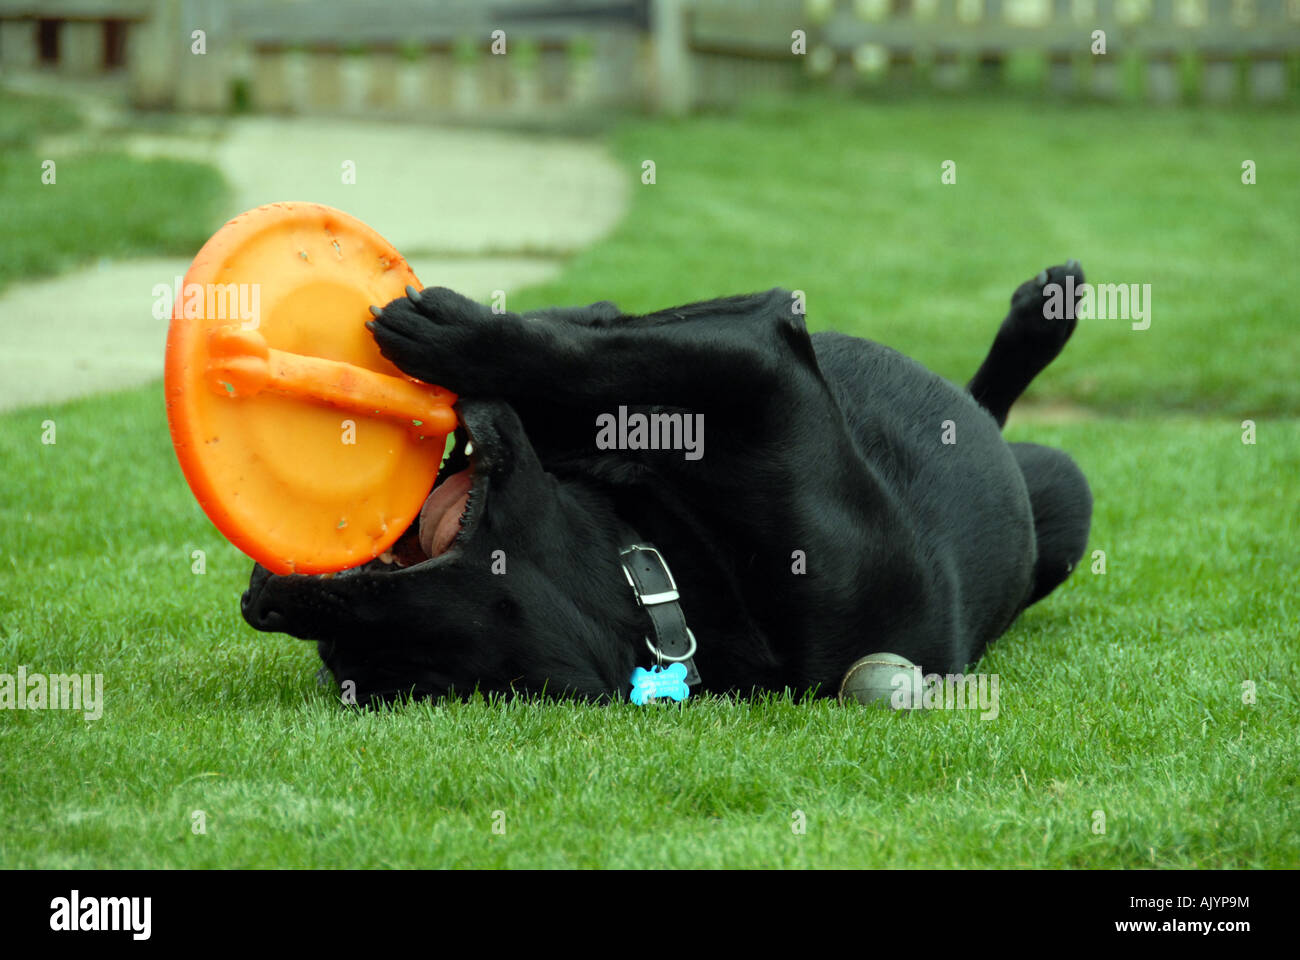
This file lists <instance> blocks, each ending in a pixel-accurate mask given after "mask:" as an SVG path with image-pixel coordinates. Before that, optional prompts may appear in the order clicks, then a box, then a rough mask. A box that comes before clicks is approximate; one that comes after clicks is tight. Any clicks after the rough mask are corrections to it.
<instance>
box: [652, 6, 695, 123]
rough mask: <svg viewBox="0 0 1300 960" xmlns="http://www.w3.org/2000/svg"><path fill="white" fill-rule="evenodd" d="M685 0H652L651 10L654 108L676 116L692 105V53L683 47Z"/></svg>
mask: <svg viewBox="0 0 1300 960" xmlns="http://www.w3.org/2000/svg"><path fill="white" fill-rule="evenodd" d="M686 3H687V0H654V4H653V9H652V11H651V16H652V23H651V30H652V39H653V43H654V61H655V108H656V109H657V110H658V111H659V112H660V113H667V114H670V115H672V116H678V115H680V114H683V113H686V112H687V111H688V110H689V109H690V108H691V83H692V80H691V54H690V51H689V50H688V49H687V47H686Z"/></svg>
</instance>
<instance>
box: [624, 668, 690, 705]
mask: <svg viewBox="0 0 1300 960" xmlns="http://www.w3.org/2000/svg"><path fill="white" fill-rule="evenodd" d="M690 695H691V688H690V687H688V686H687V685H686V665H685V664H682V663H673V664H670V665H669V666H668V667H667V668H664V667H651V668H650V669H649V670H646V669H645V668H643V667H637V668H636V669H635V670H633V671H632V696H631V699H632V702H633V703H635V704H636V705H637V706H638V707H640V706H643V705H644V704H645V702H646V701H647V700H651V699H655V698H658V697H671V698H672V699H673V700H676V701H677V702H679V703H680V702H681V701H683V700H685V699H686V698H687V697H689V696H690Z"/></svg>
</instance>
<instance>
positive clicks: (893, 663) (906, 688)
mask: <svg viewBox="0 0 1300 960" xmlns="http://www.w3.org/2000/svg"><path fill="white" fill-rule="evenodd" d="M895 695H897V698H896V696H895ZM849 700H856V701H857V702H858V703H872V704H878V705H882V706H887V707H892V708H893V709H896V710H897V709H903V708H914V707H918V706H920V704H921V671H920V670H918V669H917V667H916V664H914V663H913V662H912V661H911V660H909V659H907V657H900V656H899V655H898V654H896V653H869V654H867V655H866V656H865V657H862V658H861V659H860V660H855V661H853V664H852V666H850V667H849V670H848V672H847V673H846V674H844V679H843V680H842V681H841V682H840V703H845V702H847V701H849Z"/></svg>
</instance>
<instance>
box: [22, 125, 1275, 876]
mask: <svg viewBox="0 0 1300 960" xmlns="http://www.w3.org/2000/svg"><path fill="white" fill-rule="evenodd" d="M1284 126H1285V124H1284V121H1283V119H1282V118H1280V117H1278V116H1275V115H1271V114H1258V115H1246V116H1239V117H1229V116H1227V115H1223V114H1215V113H1205V114H1190V113H1180V112H1171V113H1166V114H1158V115H1148V114H1138V113H1133V114H1129V113H1127V112H1124V110H1123V109H1118V110H1114V111H1107V110H1092V109H1081V110H1077V111H1058V112H1052V113H1046V114H1044V115H1042V116H1032V117H1031V116H1023V115H1021V114H1019V113H1017V112H1015V111H1013V110H1012V109H1011V108H1007V107H1001V106H996V105H989V104H984V103H979V102H973V101H972V102H963V103H962V104H961V105H960V106H953V107H946V106H945V107H940V106H935V105H927V104H925V103H920V104H914V105H912V106H911V107H907V108H904V107H902V106H888V107H886V108H884V109H881V110H877V111H871V110H868V109H866V108H865V107H863V106H861V105H850V104H842V103H825V102H818V103H811V104H805V105H804V106H803V108H801V109H774V108H769V109H766V110H760V111H758V112H757V113H755V114H751V115H750V116H748V117H747V118H745V119H743V120H732V119H723V118H701V119H696V120H692V121H688V122H680V123H655V122H645V123H639V124H633V125H630V126H628V127H626V128H624V129H623V130H622V131H620V133H619V134H618V135H617V137H616V139H615V147H616V149H617V151H618V154H619V156H620V158H621V159H622V160H623V161H624V162H625V163H627V164H628V167H629V170H631V171H634V172H636V173H639V170H640V161H641V159H656V161H657V163H658V181H659V182H658V183H657V184H656V185H655V186H653V187H644V188H643V187H640V186H638V187H637V188H636V189H637V191H638V194H637V196H636V199H635V201H634V205H633V207H632V210H631V213H630V215H629V217H628V220H627V221H626V222H625V224H624V225H623V226H622V227H620V228H619V229H618V231H617V232H616V233H615V235H614V236H612V237H610V238H609V239H607V240H606V241H603V242H601V243H599V244H597V245H596V246H594V247H593V248H592V249H590V250H589V251H587V252H585V253H583V254H582V255H580V256H579V257H578V258H577V259H576V260H575V261H574V263H573V264H571V266H570V268H569V269H568V270H567V271H566V272H565V274H564V275H563V276H562V277H561V278H560V279H559V280H558V281H556V282H554V283H552V284H549V285H548V286H546V287H544V288H540V289H535V290H532V291H524V292H520V293H519V295H518V297H517V298H515V299H517V300H518V301H519V302H512V306H516V307H524V306H529V305H535V304H540V303H544V302H577V301H587V300H592V299H597V298H603V297H610V298H612V299H615V300H616V301H619V302H620V303H622V304H623V305H624V306H625V307H627V308H629V309H641V308H645V309H649V308H652V307H656V306H662V305H664V304H667V303H671V302H674V301H678V300H683V299H693V298H699V297H702V296H707V295H711V294H716V293H720V292H723V291H730V290H746V289H752V288H755V287H766V286H770V285H773V284H777V283H780V284H784V285H787V286H790V287H798V288H802V289H805V290H806V291H807V292H808V296H809V309H810V320H811V321H812V323H813V325H814V326H818V327H838V328H841V329H844V330H847V331H850V332H855V333H859V334H863V335H867V336H871V337H874V338H877V339H880V340H882V341H884V342H887V343H890V344H892V345H894V346H898V347H900V348H902V349H905V350H906V351H908V352H911V353H913V354H914V355H916V356H918V357H919V358H920V359H922V360H924V361H925V362H927V363H928V364H931V365H933V366H935V367H937V368H938V369H940V370H941V371H942V372H944V373H947V374H949V375H952V376H955V377H957V378H958V379H964V378H965V377H966V376H968V375H969V373H970V371H972V370H973V369H974V367H975V365H976V364H977V363H978V360H979V359H980V357H981V355H982V353H983V351H984V349H985V348H986V346H987V344H988V342H989V340H990V338H991V336H992V332H993V330H994V329H995V327H996V324H997V322H998V320H999V319H1000V317H1001V315H1002V313H1003V311H1004V309H1005V303H1006V299H1007V297H1008V296H1009V294H1010V291H1011V289H1012V287H1013V286H1014V285H1015V284H1016V283H1017V282H1019V281H1020V280H1021V279H1023V278H1024V277H1026V276H1028V275H1029V274H1030V273H1032V272H1033V271H1035V270H1037V269H1038V268H1039V267H1040V266H1042V265H1044V264H1045V263H1046V262H1048V261H1059V260H1061V259H1064V258H1065V257H1067V256H1070V255H1076V256H1079V257H1080V258H1081V259H1083V260H1084V262H1085V266H1087V267H1088V268H1089V270H1090V272H1091V273H1092V276H1093V277H1095V278H1097V279H1103V278H1107V277H1110V278H1115V279H1124V280H1134V281H1139V282H1152V283H1154V284H1157V286H1156V296H1157V301H1156V313H1155V315H1154V319H1153V323H1152V327H1151V329H1150V330H1149V331H1145V332H1142V333H1138V332H1132V331H1129V330H1127V329H1122V328H1111V327H1106V326H1104V325H1102V324H1100V323H1099V324H1096V325H1088V324H1085V325H1084V326H1082V327H1081V329H1080V330H1079V332H1078V334H1077V335H1076V337H1075V341H1074V342H1073V343H1072V344H1071V346H1070V347H1069V349H1068V350H1067V351H1066V354H1065V355H1064V356H1063V357H1062V358H1061V360H1060V361H1059V362H1058V363H1057V364H1055V365H1054V366H1053V367H1052V368H1051V369H1050V370H1049V371H1048V372H1047V374H1045V375H1044V377H1043V378H1042V382H1041V384H1039V385H1038V386H1036V387H1035V394H1036V396H1037V398H1038V399H1040V400H1042V399H1058V400H1062V399H1063V400H1070V401H1075V402H1081V403H1086V404H1091V405H1093V406H1094V407H1096V408H1100V409H1101V411H1102V415H1101V416H1099V417H1097V418H1095V419H1084V420H1081V421H1079V422H1072V423H1068V424H1063V425H1055V426H1049V425H1044V424H1035V423H1032V422H1030V423H1022V424H1018V425H1013V426H1012V427H1011V428H1010V430H1009V434H1010V438H1011V439H1016V440H1034V441H1037V442H1041V443H1048V444H1053V445H1057V446H1060V447H1063V448H1065V449H1067V450H1069V451H1070V452H1071V453H1072V454H1073V455H1074V456H1075V457H1076V458H1077V459H1078V461H1079V463H1080V464H1081V465H1082V466H1083V468H1084V470H1085V472H1086V473H1087V474H1088V476H1089V479H1090V481H1091V483H1092V486H1093V491H1094V494H1095V497H1096V502H1097V507H1096V516H1095V520H1094V527H1093V533H1092V538H1091V543H1090V546H1089V550H1090V551H1093V550H1103V551H1105V554H1106V572H1105V573H1104V574H1095V573H1093V572H1092V571H1091V569H1090V567H1091V562H1090V563H1089V564H1088V565H1087V566H1085V567H1084V568H1081V569H1080V570H1079V571H1077V572H1076V574H1075V575H1074V576H1073V577H1072V578H1071V579H1070V580H1069V581H1068V582H1067V583H1066V584H1065V585H1064V586H1063V587H1062V588H1061V589H1060V590H1058V591H1057V592H1056V593H1054V594H1053V595H1052V596H1051V597H1050V598H1048V599H1047V600H1046V601H1045V602H1044V603H1042V604H1040V605H1039V606H1037V607H1035V608H1034V609H1032V610H1031V611H1029V613H1028V614H1026V615H1025V616H1024V617H1023V618H1021V620H1020V621H1019V622H1018V623H1017V624H1016V626H1014V627H1013V628H1012V630H1011V631H1010V632H1009V633H1008V634H1007V635H1006V636H1005V637H1003V638H1002V639H1001V640H1000V641H998V643H997V644H995V645H994V647H993V648H992V650H991V651H990V652H989V654H988V655H987V656H986V657H985V659H984V660H983V661H982V662H981V665H980V667H979V669H980V670H982V671H984V672H987V673H995V674H997V675H998V677H999V683H1000V687H999V692H1000V704H999V713H998V716H997V717H996V719H981V718H980V716H978V715H977V714H976V713H973V712H959V711H952V712H945V711H926V712H919V713H916V714H913V715H903V714H894V713H890V712H888V711H883V710H877V709H865V708H857V707H853V708H844V707H840V706H838V705H836V704H834V703H827V702H819V703H815V704H811V705H799V704H794V703H791V702H789V701H788V700H785V699H783V698H780V697H774V698H759V699H754V700H744V701H733V700H721V699H700V700H697V701H694V702H691V703H689V704H688V705H687V706H686V707H685V708H684V709H681V710H677V709H638V708H633V707H631V706H616V707H611V708H593V707H586V706H581V705H575V704H562V703H561V704H556V703H537V702H513V703H486V702H483V701H481V700H480V701H475V702H470V703H464V704H462V703H451V704H444V705H439V706H431V705H428V704H419V705H407V706H403V707H400V708H397V709H394V710H391V711H382V712H373V713H362V712H356V711H349V710H345V709H343V708H342V707H341V706H340V705H339V703H338V701H337V699H336V696H335V692H334V690H333V689H332V688H325V687H320V686H318V685H317V684H316V682H315V679H314V673H315V671H316V669H317V667H318V665H319V661H318V660H317V658H316V656H315V654H314V651H313V649H312V647H311V646H310V645H308V644H303V643H300V642H298V641H294V640H291V639H288V638H285V637H277V636H268V635H263V634H258V633H255V632H254V631H252V630H251V629H250V628H248V627H247V626H246V625H245V624H244V623H243V621H242V619H241V618H240V616H239V612H238V595H239V593H240V592H241V591H242V590H243V588H244V586H245V584H246V582H247V575H248V569H249V566H250V563H249V561H248V560H247V559H246V558H244V557H243V556H242V555H240V554H239V553H238V552H237V551H236V550H234V548H232V547H231V546H229V544H227V543H226V542H225V541H224V540H223V539H222V538H221V536H220V535H219V534H218V533H217V532H216V530H215V529H214V528H213V527H212V526H211V525H210V524H209V523H208V522H207V520H206V519H205V518H204V517H203V515H202V513H201V512H200V511H199V509H198V507H197V506H196V504H195V503H194V501H193V498H192V497H191V495H190V493H189V491H188V489H187V488H186V486H185V483H184V480H183V478H182V477H181V474H180V471H179V468H178V467H177V465H176V463H175V458H174V455H173V453H172V451H171V448H170V445H169V440H168V436H167V432H166V425H165V419H164V413H163V399H162V393H161V389H160V387H159V386H157V385H154V386H151V387H146V388H141V389H138V390H132V391H128V392H125V393H120V394H115V395H111V396H105V397H98V398H91V399H86V400H80V401H76V402H73V403H70V404H66V405H63V406H59V407H52V408H33V409H28V410H22V411H17V412H14V413H9V414H5V415H3V416H0V464H3V469H4V479H3V482H2V483H0V532H2V533H0V537H2V539H0V671H13V670H15V669H16V668H17V666H18V665H19V664H23V665H26V666H27V668H28V669H29V670H30V671H32V672H41V673H66V672H72V671H78V672H85V673H102V674H103V676H104V695H105V706H104V712H103V716H102V717H101V718H100V719H98V720H94V721H87V720H85V719H84V718H83V717H82V716H81V715H80V714H78V713H73V712H67V711H39V712H38V711H27V712H22V711H0V866H5V867H14V866H22V867H32V866H39V867H71V866H80V867H156V866H181V867H196V866H221V867H229V866H299V865H310V866H377V865H392V866H469V865H474V866H574V865H584V866H585V865H603V866H647V865H651V866H667V865H680V866H753V865H770V866H777V865H839V866H849V865H852V866H860V865H886V866H952V867H967V866H972V865H979V866H1014V865H1032V866H1088V867H1151V866H1155V867H1261V866H1268V867H1284V866H1290V867H1294V866H1297V865H1300V832H1297V830H1296V827H1295V816H1294V811H1295V809H1296V806H1297V800H1298V799H1300V797H1298V790H1297V787H1298V785H1300V670H1298V668H1297V665H1296V657H1295V641H1296V637H1297V634H1298V633H1300V598H1298V597H1297V593H1296V589H1295V585H1296V583H1297V582H1298V581H1300V554H1298V553H1297V551H1296V548H1295V544H1296V543H1297V542H1300V530H1297V526H1298V525H1300V520H1298V518H1297V512H1296V510H1295V478H1296V477H1297V476H1298V475H1300V418H1297V417H1296V414H1297V411H1300V385H1297V383H1296V381H1295V379H1294V368H1295V363H1294V360H1295V335H1294V333H1293V332H1292V331H1290V330H1289V329H1288V327H1287V324H1288V323H1289V320H1288V314H1287V312H1286V310H1285V306H1286V301H1287V300H1288V299H1289V294H1290V292H1291V289H1293V287H1294V283H1293V281H1291V280H1290V275H1289V273H1288V270H1289V263H1288V260H1287V258H1288V257H1289V256H1290V251H1291V250H1292V249H1293V248H1294V246H1295V244H1294V242H1293V241H1294V240H1295V239H1296V238H1295V232H1296V226H1295V223H1294V219H1292V220H1290V221H1288V220H1287V218H1286V215H1285V214H1286V213H1287V211H1288V205H1290V207H1289V208H1290V209H1291V210H1293V209H1294V202H1295V199H1296V196H1297V194H1296V190H1297V187H1296V186H1295V185H1294V177H1289V176H1288V175H1286V174H1285V173H1284V171H1286V170H1289V169H1293V166H1294V162H1293V161H1292V160H1291V159H1289V158H1288V157H1287V156H1286V155H1285V151H1284V150H1283V149H1282V133H1283V129H1284ZM1031 129H1032V130H1033V131H1036V133H1035V135H1034V136H1030V132H1031ZM1089 131H1091V132H1089ZM783 136H784V137H785V138H786V139H782V137H783ZM1037 136H1045V137H1047V138H1048V142H1046V143H1040V142H1039V141H1038V140H1037V139H1036V137H1037ZM1106 143H1109V144H1110V146H1109V148H1106V149H1104V148H1103V146H1102V144H1106ZM719 144H721V148H720V147H719ZM1243 151H1248V152H1246V153H1243ZM1239 155H1243V156H1248V155H1253V156H1254V158H1255V159H1257V160H1258V161H1259V167H1260V170H1261V171H1264V170H1266V169H1270V170H1271V171H1272V172H1271V173H1270V174H1269V175H1268V177H1267V178H1265V177H1264V176H1263V175H1261V182H1260V185H1259V186H1258V187H1255V188H1247V187H1241V186H1240V185H1239V183H1237V181H1236V179H1235V178H1236V176H1237V173H1236V171H1237V169H1238V168H1239V161H1238V160H1236V159H1235V158H1236V157H1238V156H1239ZM948 158H952V159H956V160H957V161H958V168H959V179H958V184H959V185H958V186H957V187H951V188H942V189H941V188H940V187H939V186H938V165H939V162H940V161H941V160H942V159H948ZM1013 161H1014V164H1015V165H1018V166H1017V167H1016V169H1009V167H1010V166H1012V165H1013ZM1288 164H1290V165H1291V166H1288ZM1157 170H1158V171H1162V174H1161V176H1160V177H1154V178H1153V176H1152V173H1153V171H1157ZM1220 174H1222V177H1223V178H1225V181H1226V183H1227V186H1223V185H1220V184H1219V181H1218V180H1217V179H1216V178H1217V177H1219V176H1220ZM1186 181H1193V182H1192V183H1188V182H1186ZM1288 181H1290V182H1288ZM1062 183H1065V184H1066V186H1065V187H1062V186H1061V184H1062ZM1233 184H1236V186H1235V187H1234V186H1232V185H1233ZM1061 190H1064V191H1065V192H1064V193H1062V192H1060V191H1061ZM945 191H947V192H945ZM1237 191H1241V192H1240V193H1238V192H1237ZM1189 203H1190V204H1192V206H1191V207H1190V208H1188V207H1186V206H1185V204H1189ZM1225 205H1226V208H1225ZM1288 241H1292V242H1288ZM1161 291H1164V292H1163V293H1162V292H1161ZM512 296H513V295H512ZM1166 301H1167V302H1166ZM1187 411H1199V412H1200V413H1201V414H1202V415H1200V416H1191V415H1189V414H1188V413H1187ZM1117 414H1134V415H1133V416H1131V417H1122V416H1117ZM1208 414H1213V415H1212V416H1211V415H1208ZM1247 414H1249V415H1251V416H1252V418H1253V419H1255V420H1256V422H1257V438H1258V442H1257V443H1256V444H1254V445H1245V444H1243V443H1242V442H1241V428H1240V420H1241V419H1242V418H1243V417H1244V416H1245V415H1247ZM47 420H52V421H54V423H55V426H56V430H57V443H55V444H53V445H46V444H42V443H41V435H42V431H43V430H44V429H45V428H44V426H43V424H44V422H45V421H47ZM195 550H202V551H204V552H205V555H206V572H205V573H203V574H202V575H198V574H195V573H193V572H192V563H193V561H192V553H193V551H195ZM867 646H869V644H868V645H867ZM863 652H864V653H866V652H869V650H868V649H866V648H864V650H863ZM1246 681H1250V682H1252V683H1253V684H1254V691H1255V702H1254V703H1253V704H1248V703H1245V702H1243V683H1245V682H1246ZM197 810H201V811H203V812H204V814H205V816H206V829H207V832H206V833H205V834H201V835H199V834H195V833H194V832H193V831H192V828H191V824H192V817H193V813H194V811H197ZM1098 810H1100V811H1102V812H1103V813H1104V815H1105V833H1103V834H1096V833H1094V832H1093V826H1094V823H1096V822H1097V821H1096V819H1095V812H1096V811H1098ZM496 811H503V812H504V818H505V819H504V823H505V833H504V834H495V833H493V830H492V827H493V823H494V813H495V812H496ZM795 811H802V812H803V814H804V815H805V816H806V821H807V832H806V833H805V834H803V835H796V834H795V833H793V832H792V830H791V824H792V818H793V816H794V814H795Z"/></svg>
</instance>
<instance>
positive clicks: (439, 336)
mask: <svg viewBox="0 0 1300 960" xmlns="http://www.w3.org/2000/svg"><path fill="white" fill-rule="evenodd" d="M370 311H371V313H373V314H374V315H375V319H373V320H371V321H369V322H368V323H367V324H366V326H367V327H369V328H370V331H371V332H372V333H373V334H374V337H375V342H376V343H377V344H378V345H379V351H380V353H382V354H383V355H384V356H385V357H387V358H388V359H389V360H391V361H392V362H393V363H394V364H396V365H397V367H399V368H400V369H401V370H403V371H404V372H405V373H408V374H410V375H411V376H413V377H415V378H417V379H419V380H423V381H425V382H426V383H434V384H437V385H439V386H442V387H446V388H447V389H448V390H451V391H453V392H455V393H461V394H492V393H497V392H499V391H498V389H497V388H498V386H499V381H500V379H501V373H502V369H503V366H504V365H503V363H502V359H503V357H509V356H511V355H512V354H513V352H514V351H515V350H516V349H517V348H518V344H517V343H516V342H515V341H516V340H518V339H519V336H518V334H519V333H520V330H519V329H518V328H519V327H521V321H520V320H519V318H518V317H517V316H516V315H514V314H509V313H500V314H498V313H493V312H492V311H491V310H490V309H488V308H487V307H485V306H484V305H483V304H481V303H475V302H474V301H473V300H470V299H469V298H468V297H464V296H461V295H460V294H459V293H456V291H454V290H448V289H447V288H446V287H426V288H425V289H424V290H416V289H415V288H414V287H407V288H406V296H404V297H398V298H397V299H396V300H394V301H392V302H391V303H389V304H388V305H387V306H385V307H383V308H382V309H380V308H378V307H371V308H370Z"/></svg>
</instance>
